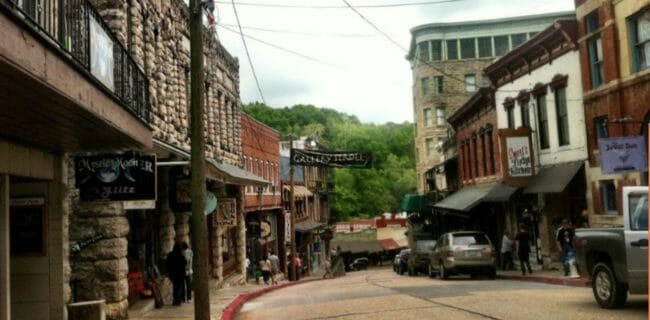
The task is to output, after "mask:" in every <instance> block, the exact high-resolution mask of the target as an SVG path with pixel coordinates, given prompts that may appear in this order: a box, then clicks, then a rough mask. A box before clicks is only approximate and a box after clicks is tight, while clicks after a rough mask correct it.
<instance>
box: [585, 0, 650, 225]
mask: <svg viewBox="0 0 650 320" xmlns="http://www.w3.org/2000/svg"><path fill="white" fill-rule="evenodd" d="M575 5H576V18H577V20H578V22H579V24H578V25H579V28H578V30H579V32H578V33H579V37H578V38H579V41H578V43H579V46H580V65H581V67H582V86H583V99H584V112H585V125H586V129H587V136H588V140H587V143H588V160H589V161H588V167H587V168H586V171H587V180H588V183H587V188H588V191H587V205H588V211H589V213H590V218H589V220H590V223H591V225H622V224H623V221H622V208H621V205H622V203H621V196H622V193H621V191H622V187H624V186H628V185H647V184H648V179H647V176H648V173H647V170H648V169H647V162H646V163H643V162H644V161H642V160H641V161H635V162H636V165H632V166H630V163H627V164H624V165H623V164H621V163H620V158H618V156H617V155H616V154H611V152H618V151H620V152H623V153H626V152H627V153H631V154H637V155H640V156H643V157H646V158H647V141H648V121H650V106H649V105H648V103H647V102H648V101H650V72H648V70H649V69H648V66H650V60H649V59H648V55H647V52H648V48H650V41H649V40H650V35H649V34H648V32H647V25H648V23H650V11H649V10H648V7H649V5H650V1H647V0H645V1H611V0H608V1H596V0H575ZM625 142H627V144H626V143H625ZM599 143H603V144H608V143H623V145H627V146H632V145H636V146H637V147H636V148H634V149H627V148H625V149H621V150H616V148H604V150H603V148H599ZM644 146H645V147H646V148H643V147H644ZM607 149H610V150H609V151H608V150H607ZM603 152H605V154H603ZM623 158H625V159H626V160H627V158H626V157H623ZM617 159H619V160H617ZM630 160H631V159H630Z"/></svg>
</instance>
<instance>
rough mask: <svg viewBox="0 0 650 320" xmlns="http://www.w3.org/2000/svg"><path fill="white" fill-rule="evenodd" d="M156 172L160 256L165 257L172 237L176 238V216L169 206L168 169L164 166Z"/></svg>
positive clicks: (170, 245) (172, 245)
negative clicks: (158, 185) (158, 184)
mask: <svg viewBox="0 0 650 320" xmlns="http://www.w3.org/2000/svg"><path fill="white" fill-rule="evenodd" d="M158 170H160V171H159V172H158V179H160V188H159V189H158V199H159V204H160V254H161V258H163V259H164V258H165V257H166V256H167V254H168V253H169V252H171V251H172V249H173V247H174V239H175V238H176V230H175V229H174V224H175V223H176V217H175V216H174V212H172V210H171V209H170V207H169V183H170V182H169V169H167V168H164V169H161V168H160V167H159V168H158Z"/></svg>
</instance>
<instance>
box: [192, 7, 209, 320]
mask: <svg viewBox="0 0 650 320" xmlns="http://www.w3.org/2000/svg"><path fill="white" fill-rule="evenodd" d="M202 14H203V10H202V7H201V0H190V68H191V69H190V70H191V84H190V87H191V89H192V91H191V104H190V107H191V118H190V125H191V130H192V131H191V140H192V159H191V168H192V178H191V179H192V180H191V184H192V246H193V247H194V253H195V255H194V259H193V260H194V266H193V269H194V281H193V283H194V319H197V320H209V319H210V290H209V284H208V281H209V275H208V261H207V260H208V245H207V230H206V225H205V213H204V212H205V201H206V194H205V161H204V159H203V158H204V157H205V151H204V149H205V139H204V137H203V127H204V125H203V21H202V19H203V15H202Z"/></svg>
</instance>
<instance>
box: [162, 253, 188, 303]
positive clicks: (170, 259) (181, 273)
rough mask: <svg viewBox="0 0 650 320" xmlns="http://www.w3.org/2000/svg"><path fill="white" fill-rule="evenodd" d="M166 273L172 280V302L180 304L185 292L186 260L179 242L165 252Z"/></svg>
mask: <svg viewBox="0 0 650 320" xmlns="http://www.w3.org/2000/svg"><path fill="white" fill-rule="evenodd" d="M166 262H167V275H168V276H169V280H171V282H172V290H173V297H174V299H173V304H174V305H175V306H180V305H181V301H182V300H183V298H184V295H185V292H184V288H185V265H186V264H187V261H186V260H185V256H184V254H183V247H182V246H181V244H180V243H176V244H174V249H173V250H172V251H171V252H170V253H169V254H167V261H166Z"/></svg>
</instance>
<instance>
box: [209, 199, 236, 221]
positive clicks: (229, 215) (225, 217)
mask: <svg viewBox="0 0 650 320" xmlns="http://www.w3.org/2000/svg"><path fill="white" fill-rule="evenodd" d="M212 217H213V218H212V219H213V220H212V223H213V224H214V225H220V226H234V225H236V224H237V199H235V198H219V199H217V211H216V212H215V213H214V214H213V215H212Z"/></svg>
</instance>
